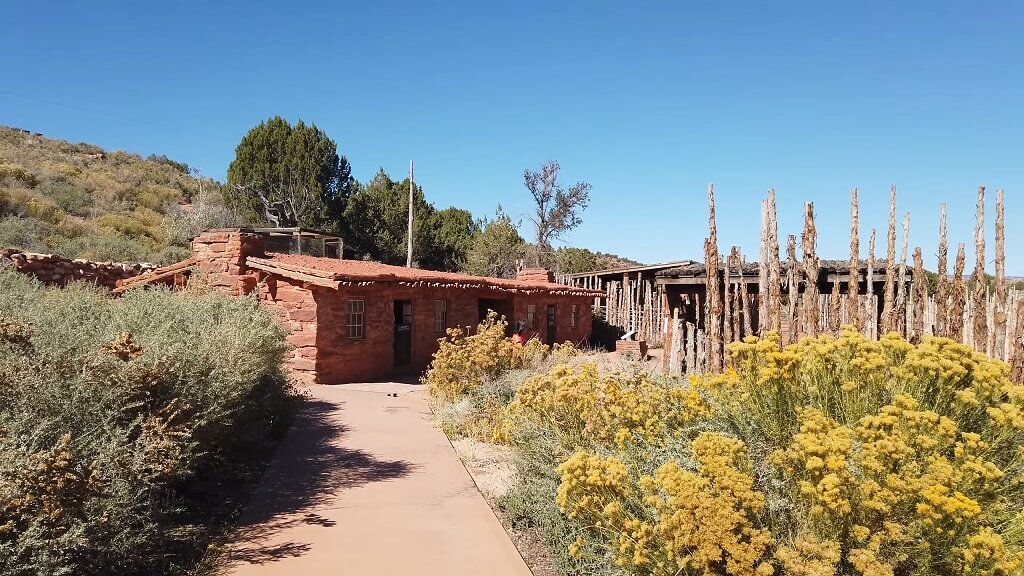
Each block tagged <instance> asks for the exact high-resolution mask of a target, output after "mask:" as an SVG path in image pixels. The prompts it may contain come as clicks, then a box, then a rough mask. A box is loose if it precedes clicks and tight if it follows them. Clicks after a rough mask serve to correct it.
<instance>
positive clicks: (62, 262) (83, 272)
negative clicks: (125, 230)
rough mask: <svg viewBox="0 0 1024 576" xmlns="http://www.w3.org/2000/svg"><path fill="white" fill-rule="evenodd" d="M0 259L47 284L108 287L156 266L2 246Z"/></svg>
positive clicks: (110, 287)
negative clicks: (80, 282)
mask: <svg viewBox="0 0 1024 576" xmlns="http://www.w3.org/2000/svg"><path fill="white" fill-rule="evenodd" d="M0 262H7V263H10V264H11V265H13V266H14V268H15V270H17V271H18V272H22V273H24V274H28V275H30V276H33V277H35V278H36V279H38V280H39V281H40V282H43V283H44V284H49V285H53V286H64V285H66V284H67V283H68V282H72V281H75V280H81V281H84V282H88V283H90V284H95V285H97V286H102V287H104V288H107V289H113V288H114V287H115V286H117V281H118V280H125V279H128V278H131V277H133V276H137V275H139V274H143V273H145V272H149V271H151V270H153V269H155V268H156V266H154V265H152V264H121V263H118V262H91V261H89V260H72V259H70V258H64V257H62V256H57V255H54V254H36V253H33V252H22V251H20V250H13V249H0Z"/></svg>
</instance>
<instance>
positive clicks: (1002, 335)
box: [992, 190, 1007, 360]
mask: <svg viewBox="0 0 1024 576" xmlns="http://www.w3.org/2000/svg"><path fill="white" fill-rule="evenodd" d="M1004 218H1005V215H1004V213H1003V191H1002V190H996V301H995V311H994V312H993V317H992V320H993V326H992V329H993V331H994V332H995V335H994V342H993V344H994V345H993V347H992V348H993V350H992V356H994V357H996V358H999V359H1000V360H1006V359H1007V353H1006V321H1007V317H1006V311H1007V310H1006V229H1005V221H1004Z"/></svg>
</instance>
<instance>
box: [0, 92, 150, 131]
mask: <svg viewBox="0 0 1024 576" xmlns="http://www.w3.org/2000/svg"><path fill="white" fill-rule="evenodd" d="M0 94H4V95H6V96H13V97H15V98H21V99H23V100H29V101H32V102H39V103H42V104H49V105H51V106H60V107H63V108H68V109H71V110H81V111H83V112H90V113H92V114H99V115H100V116H106V117H108V118H113V119H115V120H122V121H128V122H137V123H139V124H147V125H149V126H156V127H161V128H163V127H166V126H164V125H162V124H159V123H156V122H152V121H149V120H141V119H139V118H132V117H129V116H122V115H120V114H115V113H112V112H107V111H105V110H99V109H96V108H90V107H88V106H79V105H77V104H68V103H66V102H58V101H56V100H50V99H48V98H39V97H38V96H29V95H27V94H19V93H17V92H11V91H10V90H0Z"/></svg>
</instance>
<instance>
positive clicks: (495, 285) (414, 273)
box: [246, 253, 604, 296]
mask: <svg viewBox="0 0 1024 576" xmlns="http://www.w3.org/2000/svg"><path fill="white" fill-rule="evenodd" d="M246 263H247V264H248V265H249V266H252V267H253V268H256V269H259V270H264V271H267V272H274V273H279V274H281V275H282V276H286V277H287V276H289V275H290V274H291V275H295V274H298V275H303V276H308V277H310V278H316V279H322V280H324V281H326V282H328V283H329V282H338V283H340V284H363V283H373V282H396V283H399V284H405V285H412V286H425V285H433V286H439V285H443V286H449V287H453V288H489V289H496V290H501V291H506V292H528V293H532V292H550V293H555V294H566V295H578V296H600V295H603V294H604V292H601V291H599V290H589V289H586V288H577V287H574V286H566V285H564V284H555V283H549V282H536V281H530V280H509V279H505V278H490V277H486V276H472V275H470V274H457V273H454V272H437V271H434V270H422V269H419V268H404V267H401V266H391V265H389V264H381V263H379V262H369V261H365V260H338V259H335V258H318V257H315V256H303V255H299V254H279V253H268V254H267V257H266V258H256V257H253V256H250V257H248V258H247V259H246ZM300 279H302V278H300ZM314 283H318V282H314ZM324 285H327V284H326V283H325V284H324Z"/></svg>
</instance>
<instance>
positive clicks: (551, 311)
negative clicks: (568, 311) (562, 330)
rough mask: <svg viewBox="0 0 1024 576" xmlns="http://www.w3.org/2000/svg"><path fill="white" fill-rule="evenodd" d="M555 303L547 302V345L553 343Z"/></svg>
mask: <svg viewBox="0 0 1024 576" xmlns="http://www.w3.org/2000/svg"><path fill="white" fill-rule="evenodd" d="M555 336H557V334H555V305H554V304H548V342H547V343H548V345H549V346H550V345H552V344H554V343H555Z"/></svg>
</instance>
